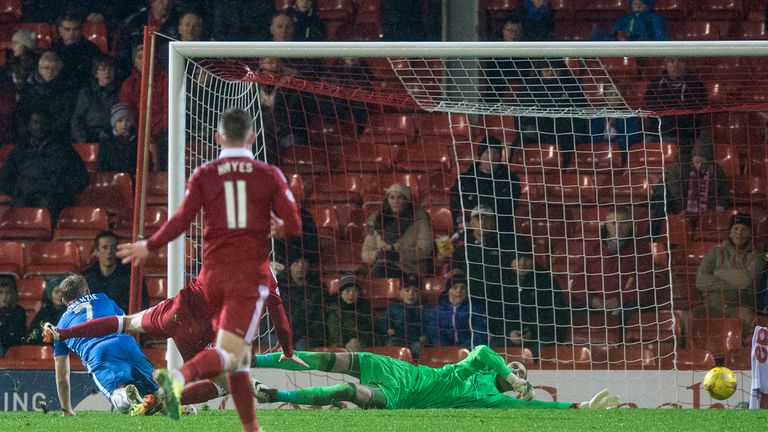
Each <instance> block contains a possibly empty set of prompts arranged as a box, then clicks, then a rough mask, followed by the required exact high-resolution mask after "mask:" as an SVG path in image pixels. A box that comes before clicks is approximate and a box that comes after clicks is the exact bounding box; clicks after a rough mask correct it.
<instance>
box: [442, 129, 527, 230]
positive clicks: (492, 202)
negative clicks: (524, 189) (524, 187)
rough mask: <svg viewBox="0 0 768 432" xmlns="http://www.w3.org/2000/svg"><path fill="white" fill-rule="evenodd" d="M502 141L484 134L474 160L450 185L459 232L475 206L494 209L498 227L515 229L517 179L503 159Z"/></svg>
mask: <svg viewBox="0 0 768 432" xmlns="http://www.w3.org/2000/svg"><path fill="white" fill-rule="evenodd" d="M503 151H504V144H502V143H501V141H499V140H498V139H497V138H495V137H492V136H489V137H486V138H485V139H484V140H483V141H482V142H481V143H480V145H479V146H478V147H477V161H476V162H475V163H474V164H473V165H472V166H470V167H469V168H468V169H467V170H466V171H464V172H463V173H461V174H459V178H458V179H457V181H456V184H454V185H453V187H452V188H451V216H453V221H454V224H455V226H456V227H457V231H461V230H462V227H463V226H464V224H465V223H466V222H468V221H469V214H470V212H471V211H472V209H474V208H475V207H477V206H478V205H481V204H483V205H486V206H489V207H490V208H492V209H494V210H495V214H496V216H497V217H498V220H497V222H496V226H497V227H498V230H499V231H501V232H505V233H511V232H514V230H515V220H514V216H515V208H517V202H518V200H519V198H520V180H519V179H518V177H517V174H515V173H514V172H513V171H510V170H509V166H508V165H507V163H506V161H504V160H502V155H503Z"/></svg>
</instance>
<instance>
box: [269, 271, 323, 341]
mask: <svg viewBox="0 0 768 432" xmlns="http://www.w3.org/2000/svg"><path fill="white" fill-rule="evenodd" d="M277 280H278V286H279V287H280V296H281V297H282V299H283V306H284V307H285V313H286V315H288V319H289V321H290V323H291V329H292V330H293V348H294V349H295V350H299V351H307V350H308V349H309V348H310V347H315V346H323V345H325V332H324V331H323V330H324V329H325V324H324V318H323V310H324V309H325V307H324V305H323V287H322V283H321V282H320V275H319V274H318V273H317V271H315V270H314V269H313V268H312V263H311V262H310V261H309V260H308V259H306V258H301V257H297V258H296V259H294V260H293V261H292V262H291V263H290V265H289V267H288V269H287V270H286V271H284V272H281V273H280V274H279V275H278V279H277ZM272 345H276V344H272Z"/></svg>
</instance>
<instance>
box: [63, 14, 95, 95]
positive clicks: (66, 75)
mask: <svg viewBox="0 0 768 432" xmlns="http://www.w3.org/2000/svg"><path fill="white" fill-rule="evenodd" d="M56 30H57V31H58V34H59V38H58V39H56V40H55V41H54V42H53V45H52V46H51V50H52V51H53V52H55V53H56V54H58V55H59V57H61V61H62V63H63V64H64V68H63V69H62V71H61V75H62V79H63V80H64V82H65V83H66V85H67V86H68V87H70V88H73V89H79V88H80V87H82V86H84V85H86V84H88V82H89V81H90V77H92V76H93V74H92V73H91V67H92V65H93V60H94V59H96V58H97V57H99V56H101V55H102V53H101V50H99V47H97V46H96V45H95V44H94V43H93V42H91V41H89V40H88V39H86V38H84V37H83V18H82V16H80V15H79V14H77V13H75V12H65V13H64V14H63V15H62V16H60V17H59V18H58V19H57V20H56Z"/></svg>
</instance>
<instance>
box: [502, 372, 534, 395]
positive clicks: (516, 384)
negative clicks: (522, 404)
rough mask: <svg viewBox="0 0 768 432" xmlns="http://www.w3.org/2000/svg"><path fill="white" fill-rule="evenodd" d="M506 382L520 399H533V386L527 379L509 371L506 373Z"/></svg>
mask: <svg viewBox="0 0 768 432" xmlns="http://www.w3.org/2000/svg"><path fill="white" fill-rule="evenodd" d="M507 382H508V383H510V384H511V385H512V390H514V391H516V392H517V393H519V394H520V399H522V400H526V401H528V400H531V399H533V396H534V395H535V392H534V390H533V386H532V385H531V384H530V383H529V382H528V381H526V380H524V379H522V378H520V377H518V376H517V375H515V374H514V373H511V374H509V375H507Z"/></svg>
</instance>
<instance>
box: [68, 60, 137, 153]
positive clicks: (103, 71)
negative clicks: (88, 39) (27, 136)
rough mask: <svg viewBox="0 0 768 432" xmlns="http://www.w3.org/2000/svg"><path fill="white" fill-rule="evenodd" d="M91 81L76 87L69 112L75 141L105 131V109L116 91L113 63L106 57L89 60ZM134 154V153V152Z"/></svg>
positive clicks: (98, 136) (99, 135) (95, 138)
mask: <svg viewBox="0 0 768 432" xmlns="http://www.w3.org/2000/svg"><path fill="white" fill-rule="evenodd" d="M92 74H93V78H94V79H93V80H91V81H90V82H89V83H88V84H87V85H85V86H84V87H83V88H81V89H80V93H79V94H78V96H77V102H76V103H75V112H74V114H73V115H72V141H74V142H76V143H85V142H99V141H100V140H101V138H102V137H103V136H105V135H107V136H108V135H111V134H109V132H108V131H109V129H110V122H109V112H110V111H109V110H110V109H111V108H112V106H113V105H114V104H116V103H117V99H118V96H119V92H120V86H119V85H118V83H117V82H115V62H114V60H112V58H110V57H107V56H100V57H97V58H96V59H95V60H94V61H93V69H92ZM134 156H135V155H134Z"/></svg>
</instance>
